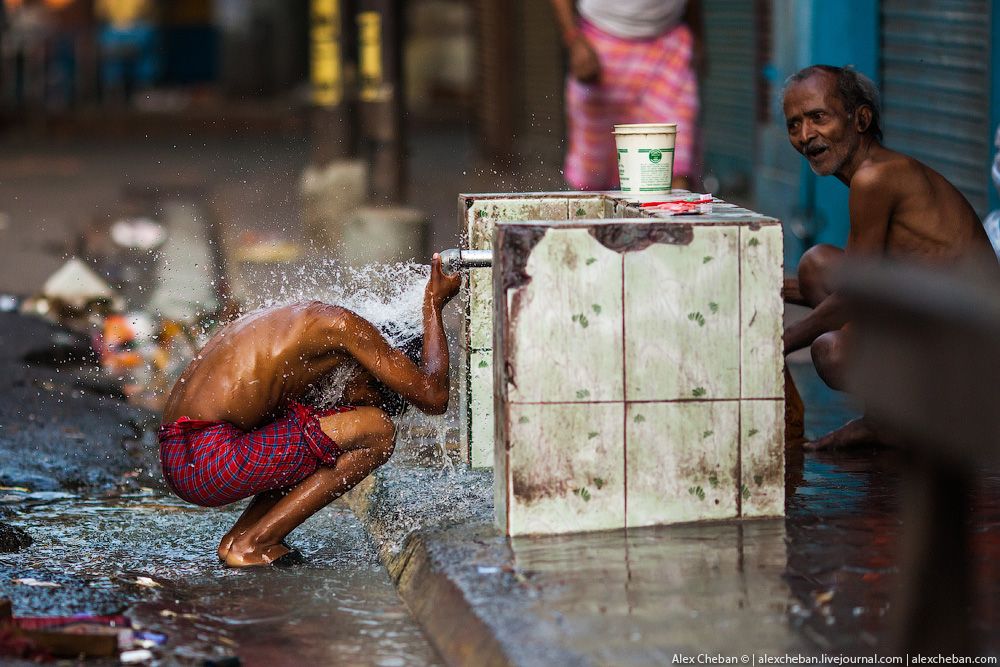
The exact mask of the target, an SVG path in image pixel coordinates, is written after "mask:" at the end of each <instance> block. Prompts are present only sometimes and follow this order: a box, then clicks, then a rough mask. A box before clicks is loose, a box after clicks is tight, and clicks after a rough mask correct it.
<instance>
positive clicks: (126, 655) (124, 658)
mask: <svg viewBox="0 0 1000 667" xmlns="http://www.w3.org/2000/svg"><path fill="white" fill-rule="evenodd" d="M152 659H153V654H152V652H150V651H149V650H148V649H144V648H137V649H134V650H131V651H122V653H121V655H119V656H118V660H120V661H121V663H122V664H123V665H136V664H138V663H140V662H149V661H151V660H152Z"/></svg>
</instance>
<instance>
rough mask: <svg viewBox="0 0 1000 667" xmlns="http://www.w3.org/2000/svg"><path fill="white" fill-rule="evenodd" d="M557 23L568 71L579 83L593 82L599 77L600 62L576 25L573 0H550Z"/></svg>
mask: <svg viewBox="0 0 1000 667" xmlns="http://www.w3.org/2000/svg"><path fill="white" fill-rule="evenodd" d="M551 2H552V10H553V11H554V12H555V14H556V21H557V22H558V23H559V32H560V33H561V34H562V40H563V44H564V45H565V46H566V51H567V52H568V53H569V72H570V74H571V75H572V76H573V78H575V79H577V80H578V81H580V82H581V83H594V82H596V81H597V80H599V79H600V78H601V63H600V60H598V58H597V53H596V52H595V51H594V47H593V46H591V44H590V42H588V41H587V38H586V37H584V36H583V34H582V33H581V32H580V29H579V28H577V27H576V12H575V11H574V7H573V0H551Z"/></svg>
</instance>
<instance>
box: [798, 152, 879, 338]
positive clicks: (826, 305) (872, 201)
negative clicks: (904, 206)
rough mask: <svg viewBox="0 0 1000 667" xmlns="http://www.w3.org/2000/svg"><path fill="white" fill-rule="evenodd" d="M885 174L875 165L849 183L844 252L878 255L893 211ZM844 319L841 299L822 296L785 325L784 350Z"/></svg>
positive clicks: (834, 327)
mask: <svg viewBox="0 0 1000 667" xmlns="http://www.w3.org/2000/svg"><path fill="white" fill-rule="evenodd" d="M889 186H890V183H889V181H888V179H887V178H885V177H884V176H882V175H881V174H880V173H879V172H878V171H876V170H875V169H874V168H869V169H866V170H860V171H858V173H856V174H855V175H854V178H853V179H852V180H851V185H850V188H851V190H850V196H849V200H848V207H849V212H850V216H851V231H850V234H849V235H848V239H847V249H846V251H845V252H846V254H848V255H850V256H852V257H857V256H865V255H867V256H874V257H881V256H882V255H884V254H885V244H886V240H887V237H888V231H889V218H890V217H891V215H892V208H893V201H894V200H893V193H892V189H891V187H889ZM846 323H847V313H846V312H845V309H844V304H843V299H842V298H841V297H840V296H839V295H838V294H837V293H836V292H834V293H832V294H831V295H830V296H828V297H827V298H825V299H823V301H822V302H820V303H819V304H818V305H817V306H816V307H815V308H813V309H812V310H811V311H810V312H809V314H808V315H806V316H805V317H803V318H802V319H801V320H799V321H798V322H796V323H795V324H792V325H791V326H789V327H788V328H787V329H785V332H784V335H783V336H782V338H783V340H784V345H785V354H786V355H787V354H790V353H792V352H795V351H796V350H801V349H802V348H804V347H808V346H810V345H812V343H813V341H814V340H816V339H817V338H819V337H820V336H821V335H823V334H825V333H826V332H828V331H836V330H837V329H840V328H841V327H842V326H844V325H845V324H846Z"/></svg>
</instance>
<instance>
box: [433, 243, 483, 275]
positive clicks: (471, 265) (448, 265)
mask: <svg viewBox="0 0 1000 667" xmlns="http://www.w3.org/2000/svg"><path fill="white" fill-rule="evenodd" d="M440 255H441V270H442V271H444V272H445V273H455V272H456V271H461V270H462V269H475V268H484V267H490V266H493V251H492V250H462V249H460V248H449V249H448V250H443V251H441V253H440Z"/></svg>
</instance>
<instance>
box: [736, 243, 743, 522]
mask: <svg viewBox="0 0 1000 667" xmlns="http://www.w3.org/2000/svg"><path fill="white" fill-rule="evenodd" d="M736 262H737V263H736V271H737V274H736V276H737V277H736V303H737V306H738V312H739V316H738V319H737V321H736V328H737V331H738V332H739V346H740V347H739V362H738V364H737V367H738V368H739V371H740V372H739V393H738V394H737V396H739V399H740V402H739V403H738V406H737V410H736V516H737V517H740V518H742V517H743V226H742V225H741V226H738V227H737V228H736Z"/></svg>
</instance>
